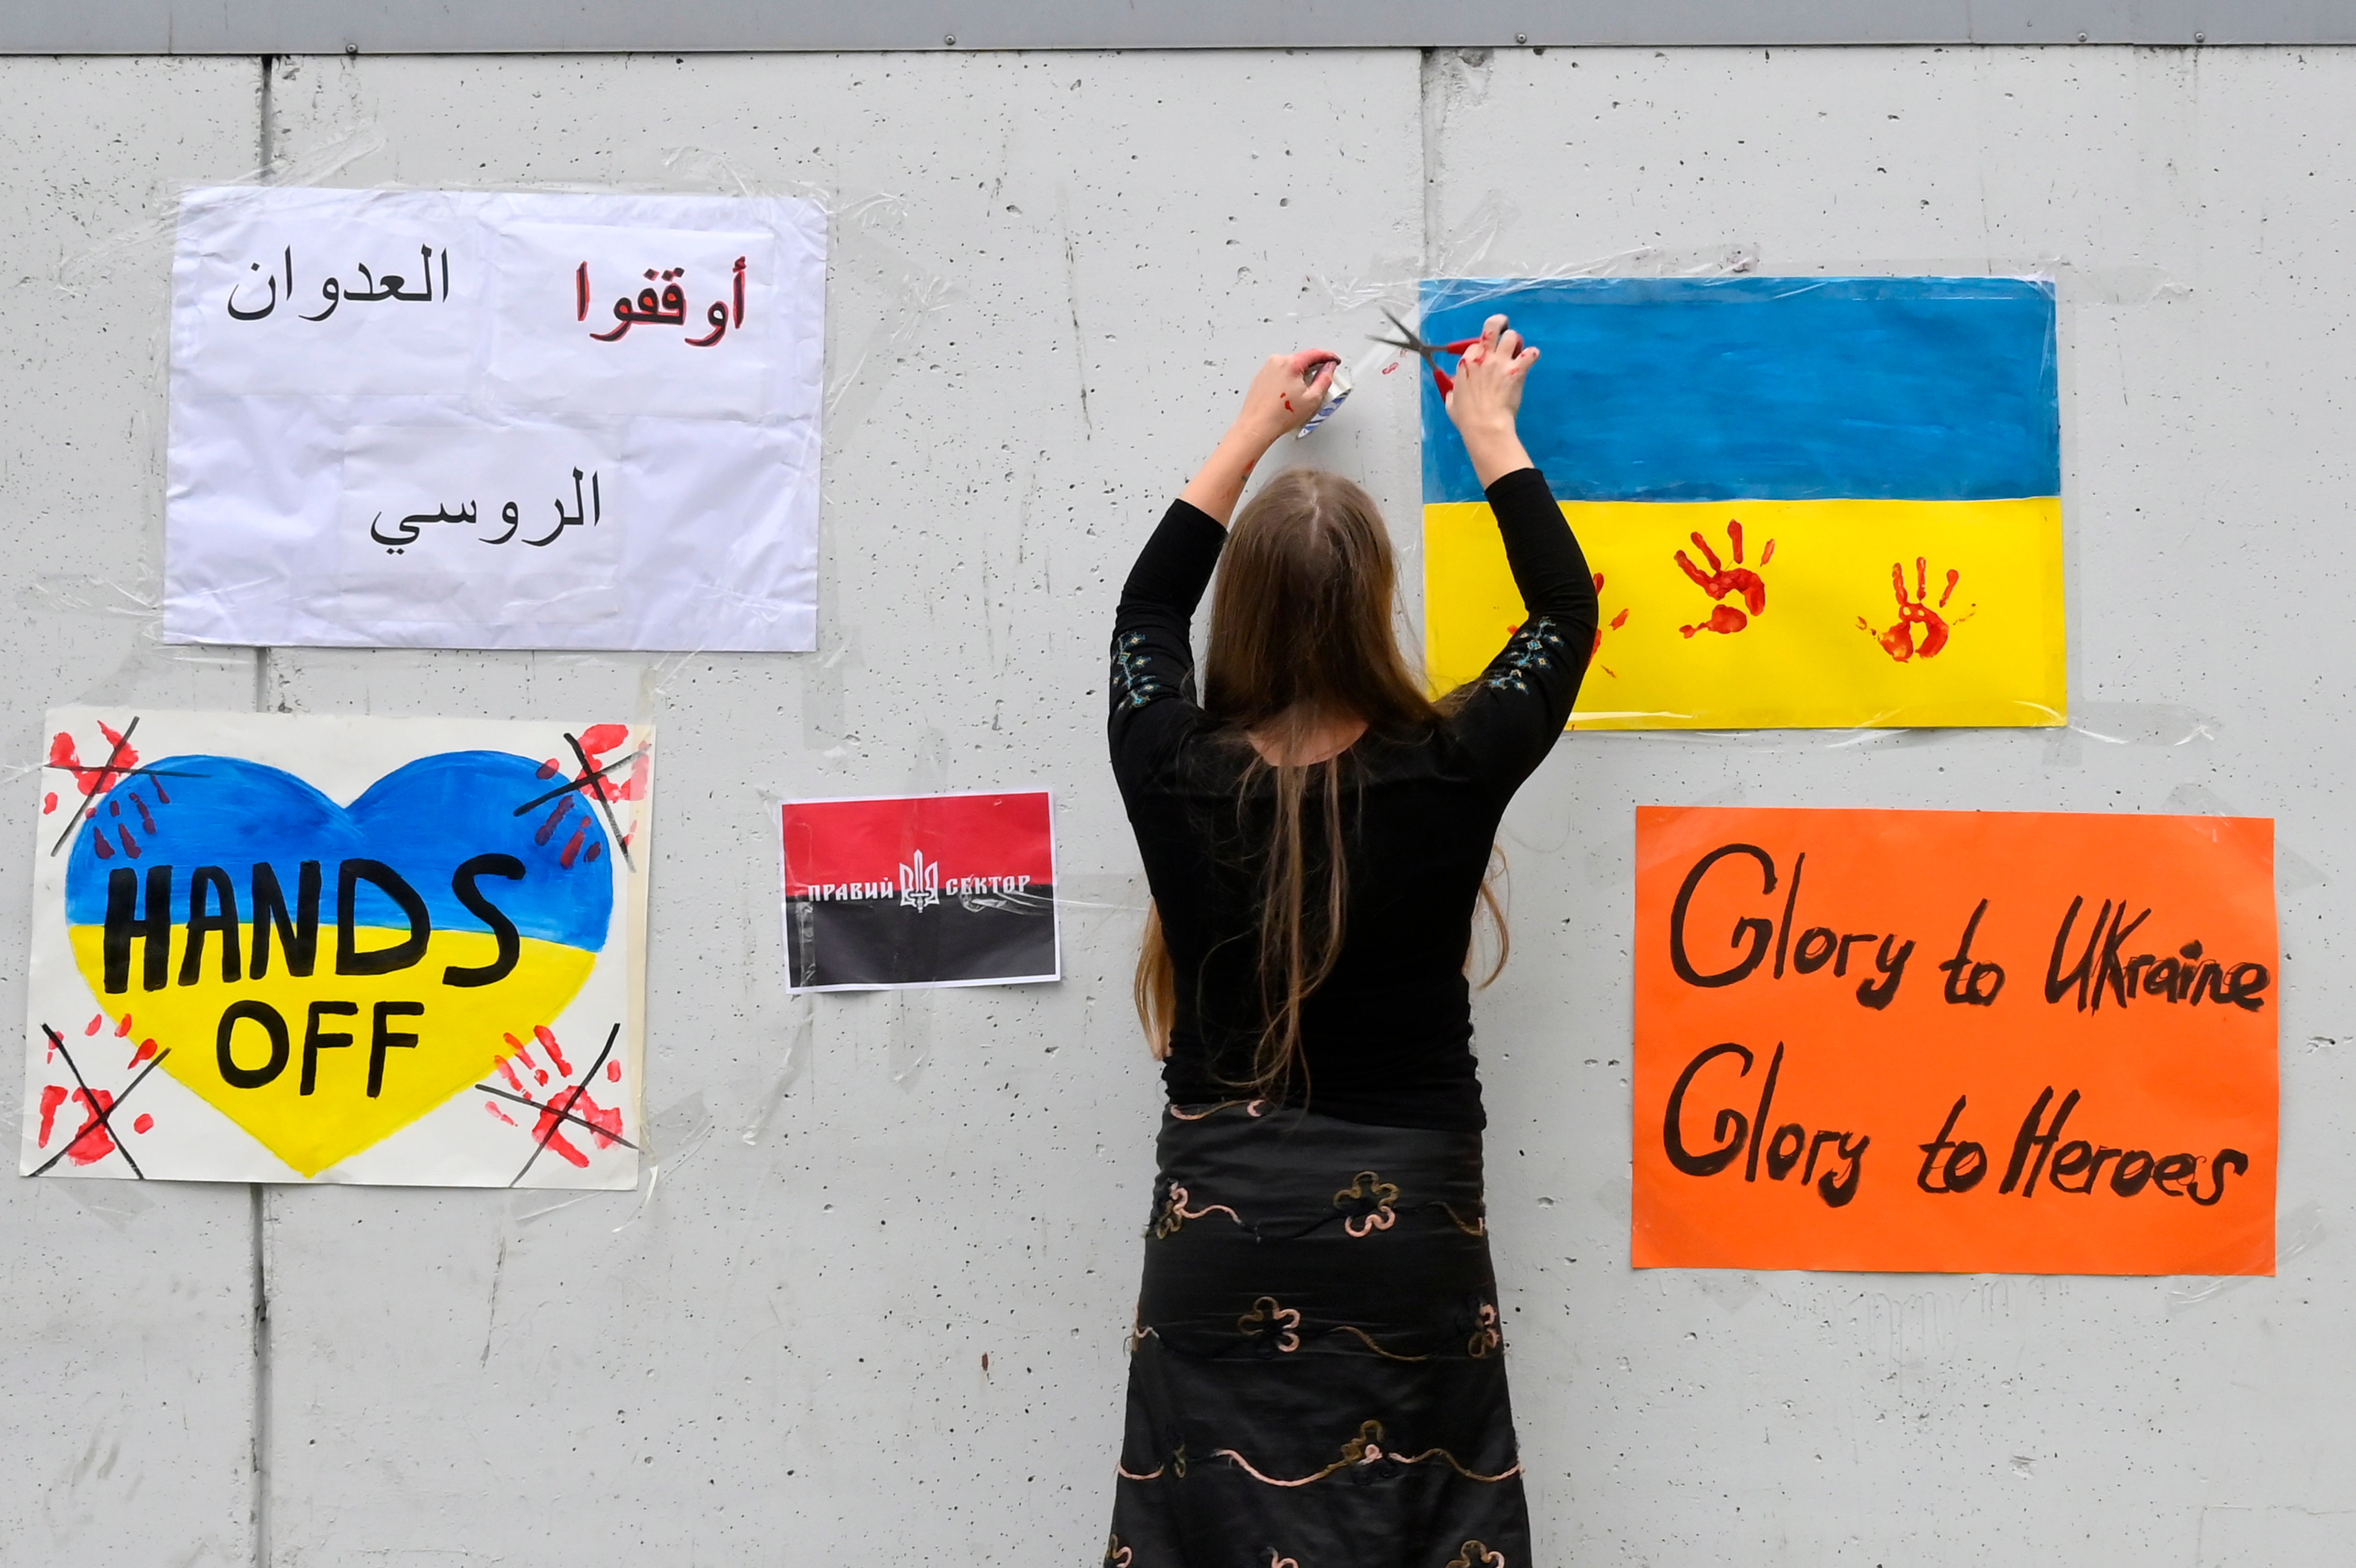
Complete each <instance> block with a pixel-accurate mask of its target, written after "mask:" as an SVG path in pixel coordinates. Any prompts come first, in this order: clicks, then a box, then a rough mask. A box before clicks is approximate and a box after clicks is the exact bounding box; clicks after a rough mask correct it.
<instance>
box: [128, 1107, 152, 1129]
mask: <svg viewBox="0 0 2356 1568" xmlns="http://www.w3.org/2000/svg"><path fill="white" fill-rule="evenodd" d="M154 1127H155V1117H153V1116H151V1115H148V1114H147V1113H146V1112H145V1111H142V1112H140V1113H139V1119H138V1120H137V1121H135V1122H134V1123H132V1124H131V1130H132V1131H133V1132H134V1133H144V1132H148V1131H150V1130H152V1129H153V1128H154Z"/></svg>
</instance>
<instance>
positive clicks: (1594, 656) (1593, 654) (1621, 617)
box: [1587, 571, 1628, 680]
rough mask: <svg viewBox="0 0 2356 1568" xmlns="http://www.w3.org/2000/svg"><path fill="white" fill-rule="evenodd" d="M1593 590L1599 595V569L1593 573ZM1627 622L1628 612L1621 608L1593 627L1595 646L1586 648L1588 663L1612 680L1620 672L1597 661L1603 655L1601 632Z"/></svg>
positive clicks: (1611, 629)
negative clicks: (1607, 621) (1605, 622)
mask: <svg viewBox="0 0 2356 1568" xmlns="http://www.w3.org/2000/svg"><path fill="white" fill-rule="evenodd" d="M1595 592H1596V593H1597V594H1598V595H1599V597H1600V596H1601V593H1602V592H1603V574H1602V573H1601V572H1600V571H1599V572H1597V573H1596V574H1595ZM1626 624H1628V612H1627V611H1626V610H1624V609H1623V610H1622V611H1621V612H1620V613H1618V614H1617V615H1614V616H1612V619H1611V621H1610V622H1609V623H1608V624H1604V625H1601V626H1598V627H1596V628H1595V646H1594V647H1592V648H1590V649H1589V650H1588V655H1587V661H1588V663H1590V664H1591V665H1594V666H1595V667H1596V668H1597V669H1600V670H1601V671H1602V672H1603V673H1604V674H1606V675H1608V676H1610V677H1612V679H1614V680H1617V679H1619V678H1620V672H1619V671H1618V670H1616V669H1613V668H1612V667H1611V666H1610V665H1607V664H1601V663H1599V662H1597V661H1599V660H1600V659H1601V657H1602V656H1603V634H1604V633H1606V632H1616V631H1618V630H1619V629H1620V628H1621V627H1622V626H1624V625H1626Z"/></svg>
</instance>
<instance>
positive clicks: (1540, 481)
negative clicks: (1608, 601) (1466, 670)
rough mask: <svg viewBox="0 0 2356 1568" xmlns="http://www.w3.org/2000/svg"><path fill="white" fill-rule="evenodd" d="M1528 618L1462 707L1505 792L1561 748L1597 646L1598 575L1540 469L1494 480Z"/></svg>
mask: <svg viewBox="0 0 2356 1568" xmlns="http://www.w3.org/2000/svg"><path fill="white" fill-rule="evenodd" d="M1488 495H1489V506H1490V507H1491V509H1492V510H1493V511H1494V512H1495V513H1496V515H1497V528H1498V531H1499V533H1500V534H1502V535H1503V536H1504V539H1505V560H1506V562H1507V564H1508V565H1510V566H1511V567H1512V568H1513V572H1514V584H1515V587H1517V588H1519V589H1520V590H1521V593H1522V603H1523V605H1524V606H1525V608H1526V613H1527V618H1526V620H1524V621H1523V623H1522V624H1520V625H1519V626H1517V627H1515V629H1514V632H1513V635H1511V636H1510V637H1508V638H1507V639H1506V641H1505V647H1504V648H1502V649H1500V650H1499V651H1498V654H1497V656H1496V657H1495V658H1494V659H1491V660H1490V661H1489V667H1488V668H1487V669H1485V670H1483V671H1482V672H1481V675H1480V677H1479V678H1478V679H1476V680H1475V681H1473V683H1472V688H1471V689H1470V690H1469V691H1467V692H1466V693H1465V694H1464V697H1463V699H1462V703H1461V704H1460V705H1459V707H1458V709H1457V711H1456V719H1455V725H1456V730H1457V733H1458V735H1459V737H1460V738H1461V739H1462V741H1464V742H1465V744H1466V745H1467V746H1468V747H1469V748H1470V749H1471V750H1472V752H1473V754H1474V756H1475V758H1476V759H1477V760H1478V761H1479V762H1480V763H1481V764H1482V767H1483V772H1484V773H1487V774H1488V775H1489V776H1490V777H1491V778H1492V779H1493V780H1494V782H1495V784H1497V785H1498V787H1499V788H1500V789H1502V790H1504V791H1505V792H1506V793H1509V794H1510V793H1511V792H1512V791H1513V789H1514V788H1515V786H1517V785H1518V784H1520V783H1521V782H1522V780H1524V779H1525V778H1527V777H1528V776H1529V774H1530V773H1531V772H1532V770H1534V769H1536V768H1537V765H1538V763H1541V762H1544V761H1545V760H1546V754H1547V752H1549V751H1550V750H1552V749H1553V747H1554V742H1555V738H1556V737H1557V736H1558V735H1560V734H1561V733H1562V729H1563V726H1564V725H1565V724H1566V723H1568V722H1569V720H1570V708H1571V704H1572V703H1573V702H1575V701H1577V700H1578V699H1579V687H1580V680H1581V679H1582V678H1583V677H1585V676H1586V674H1587V661H1588V659H1589V658H1590V656H1592V655H1593V653H1594V651H1595V621H1596V596H1595V581H1594V579H1593V578H1592V577H1591V576H1590V575H1589V573H1588V569H1587V558H1586V556H1585V555H1584V554H1583V553H1582V552H1581V551H1580V548H1579V540H1578V539H1575V538H1573V537H1572V535H1571V531H1570V525H1569V523H1568V522H1566V521H1565V520H1564V519H1563V515H1562V508H1561V507H1559V506H1558V505H1557V504H1556V503H1555V499H1554V496H1553V494H1552V492H1551V491H1549V490H1548V489H1547V482H1546V476H1545V475H1542V474H1540V473H1539V472H1538V471H1537V469H1535V468H1525V469H1522V470H1521V471H1520V472H1518V473H1515V474H1508V475H1505V476H1504V477H1503V478H1501V479H1499V480H1498V481H1497V482H1496V483H1495V484H1494V485H1490V486H1489V491H1488Z"/></svg>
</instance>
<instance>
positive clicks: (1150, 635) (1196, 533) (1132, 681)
mask: <svg viewBox="0 0 2356 1568" xmlns="http://www.w3.org/2000/svg"><path fill="white" fill-rule="evenodd" d="M1226 537H1227V531H1226V529H1225V528H1221V527H1220V526H1219V525H1218V523H1217V522H1216V521H1215V519H1213V518H1212V517H1209V516H1207V515H1205V513H1203V512H1200V511H1198V510H1196V509H1195V508H1194V507H1190V506H1188V505H1187V504H1186V503H1185V502H1183V501H1173V503H1171V507H1170V510H1169V511H1168V512H1167V513H1165V514H1164V515H1163V517H1162V526H1161V527H1160V528H1156V529H1154V531H1153V537H1152V538H1151V539H1148V540H1147V541H1146V544H1145V549H1143V550H1142V551H1141V552H1140V553H1139V555H1138V558H1137V564H1136V565H1135V566H1134V567H1132V568H1131V569H1130V574H1129V581H1128V582H1127V583H1126V584H1124V585H1123V587H1122V589H1121V593H1120V605H1119V609H1118V610H1117V611H1116V612H1115V613H1114V616H1113V633H1112V679H1111V709H1112V711H1111V721H1110V726H1109V731H1110V733H1109V739H1110V741H1111V747H1112V763H1113V773H1114V774H1115V776H1116V777H1118V778H1119V780H1120V781H1121V783H1122V784H1123V786H1124V787H1126V786H1127V785H1128V784H1130V783H1131V782H1132V781H1133V780H1135V779H1136V778H1137V777H1139V776H1140V775H1141V773H1142V772H1143V771H1144V770H1146V769H1148V768H1150V767H1151V765H1152V764H1153V763H1154V762H1155V761H1156V760H1157V759H1158V757H1159V756H1160V755H1161V753H1162V751H1163V749H1164V748H1165V747H1166V746H1167V745H1168V744H1169V742H1170V741H1171V739H1172V737H1173V735H1174V734H1176V733H1177V732H1179V731H1181V730H1182V729H1183V728H1185V727H1187V726H1188V725H1191V723H1192V721H1193V720H1194V718H1195V717H1197V716H1199V711H1200V710H1199V709H1196V708H1195V706H1194V649H1193V647H1192V646H1191V645H1189V643H1188V637H1189V635H1190V633H1191V629H1192V626H1193V623H1194V607H1195V606H1196V605H1197V604H1199V603H1202V600H1203V592H1204V590H1205V588H1207V587H1209V586H1210V581H1211V573H1212V572H1213V571H1215V569H1216V568H1217V566H1218V562H1219V551H1220V549H1221V548H1222V547H1223V546H1225V544H1226Z"/></svg>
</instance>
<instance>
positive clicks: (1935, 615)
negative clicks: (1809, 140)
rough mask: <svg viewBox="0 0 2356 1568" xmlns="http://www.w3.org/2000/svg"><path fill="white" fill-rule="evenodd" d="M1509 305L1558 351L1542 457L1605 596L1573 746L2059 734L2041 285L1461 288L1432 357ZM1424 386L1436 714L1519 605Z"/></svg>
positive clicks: (1469, 283)
mask: <svg viewBox="0 0 2356 1568" xmlns="http://www.w3.org/2000/svg"><path fill="white" fill-rule="evenodd" d="M1500 311H1502V312H1504V313H1505V315H1508V316H1510V317H1511V318H1512V320H1513V325H1514V326H1515V328H1516V329H1518V330H1519V331H1520V332H1521V333H1522V334H1523V335H1524V336H1526V337H1527V338H1528V340H1529V341H1530V342H1532V343H1534V344H1536V345H1537V347H1539V348H1540V349H1541V350H1542V351H1543V353H1542V357H1541V358H1540V360H1539V362H1538V365H1537V368H1536V369H1535V370H1533V371H1532V372H1531V374H1530V379H1529V385H1528V389H1527V391H1526V396H1525V398H1524V401H1523V408H1522V420H1521V429H1522V435H1523V440H1524V442H1525V443H1526V444H1527V446H1528V447H1529V450H1530V454H1531V457H1532V458H1533V460H1534V461H1536V462H1537V464H1538V466H1539V467H1540V468H1541V469H1543V470H1544V471H1545V473H1546V476H1547V482H1548V484H1549V485H1552V487H1553V490H1554V494H1555V496H1556V498H1557V499H1558V501H1559V502H1560V503H1561V506H1562V509H1563V512H1564V515H1565V516H1566V517H1569V520H1570V523H1571V526H1572V527H1573V528H1575V529H1577V531H1578V533H1579V538H1580V543H1581V545H1582V546H1583V547H1584V549H1585V550H1586V553H1587V558H1588V562H1589V564H1590V567H1591V568H1592V569H1593V571H1595V573H1596V576H1597V580H1598V584H1599V592H1600V593H1601V602H1602V608H1601V622H1602V624H1601V630H1600V632H1599V635H1598V639H1597V648H1596V655H1595V660H1594V664H1593V666H1592V667H1590V670H1589V672H1588V676H1587V681H1586V685H1585V687H1584V688H1582V690H1581V691H1580V699H1579V704H1578V707H1577V708H1576V709H1574V710H1573V713H1572V717H1571V727H1572V728H1574V729H1597V730H1604V729H1616V730H1650V729H1711V730H1718V729H1752V728H1784V727H1788V728H1849V727H1865V726H1905V725H2058V724H2061V723H2062V722H2064V721H2065V718H2066V715H2067V712H2068V706H2069V705H2068V700H2067V694H2066V689H2065V687H2066V681H2065V675H2064V665H2063V653H2064V645H2065V640H2064V634H2063V614H2062V568H2061V421H2060V403H2059V398H2058V393H2057V386H2056V377H2055V363H2054V309H2053V287H2052V284H2051V283H2050V282H2049V281H2046V280H2043V279H2036V278H1974V277H1958V278H1757V277H1729V278H1590V279H1576V280H1570V281H1564V282H1549V283H1515V282H1513V281H1511V280H1483V279H1443V280H1435V281H1431V282H1427V283H1425V284H1424V293H1423V325H1422V336H1424V337H1426V338H1428V339H1430V341H1432V342H1435V343H1444V342H1449V341H1451V340H1453V339H1456V338H1461V337H1470V336H1476V335H1477V334H1478V333H1479V332H1480V330H1481V324H1482V322H1483V319H1484V318H1485V317H1487V316H1488V315H1491V314H1493V313H1495V312H1500ZM1410 363H1411V362H1410ZM1423 381H1424V387H1423V433H1424V440H1423V453H1424V456H1423V464H1424V466H1423V475H1424V479H1423V484H1424V608H1425V628H1426V629H1425V654H1426V659H1427V667H1428V668H1429V670H1430V677H1431V680H1432V684H1433V686H1434V687H1435V688H1438V689H1440V690H1446V689H1448V688H1452V687H1454V686H1457V685H1460V684H1462V682H1464V681H1467V680H1470V679H1471V678H1472V677H1474V676H1476V675H1478V674H1479V673H1480V671H1481V670H1482V668H1483V667H1484V666H1485V665H1486V664H1487V662H1488V660H1489V659H1490V658H1491V656H1494V654H1495V653H1496V651H1497V649H1498V647H1499V646H1500V645H1502V644H1503V643H1504V641H1505V637H1506V636H1507V635H1509V634H1510V632H1511V631H1512V629H1513V628H1514V627H1515V625H1516V624H1518V623H1519V622H1520V620H1521V617H1522V606H1521V600H1520V596H1519V595H1518V594H1516V593H1515V590H1514V585H1513V579H1512V578H1511V576H1510V575H1509V574H1508V573H1507V571H1506V568H1505V551H1504V549H1503V548H1502V547H1501V546H1500V545H1499V543H1498V539H1497V530H1496V525H1495V523H1494V520H1493V518H1492V517H1491V516H1490V514H1489V510H1488V507H1487V505H1486V504H1485V503H1484V502H1483V500H1482V496H1481V487H1480V485H1479V483H1478V482H1477V481H1476V480H1475V479H1474V477H1473V475H1472V465H1471V464H1470V463H1469V462H1468V461H1467V460H1466V458H1465V455H1464V447H1463V443H1462V442H1461V441H1459V440H1458V438H1457V435H1456V432H1455V428H1454V427H1453V426H1452V425H1451V424H1450V423H1449V421H1448V415H1447V411H1446V409H1445V408H1444V407H1443V406H1442V404H1441V403H1440V395H1439V392H1438V390H1437V389H1436V388H1435V387H1434V386H1433V385H1432V384H1431V381H1430V378H1429V377H1425V378H1423Z"/></svg>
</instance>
